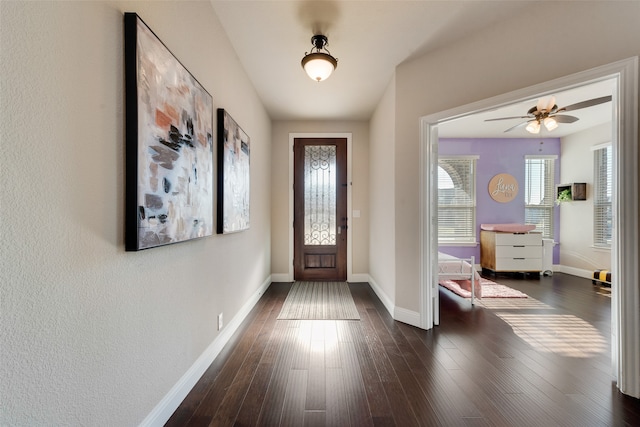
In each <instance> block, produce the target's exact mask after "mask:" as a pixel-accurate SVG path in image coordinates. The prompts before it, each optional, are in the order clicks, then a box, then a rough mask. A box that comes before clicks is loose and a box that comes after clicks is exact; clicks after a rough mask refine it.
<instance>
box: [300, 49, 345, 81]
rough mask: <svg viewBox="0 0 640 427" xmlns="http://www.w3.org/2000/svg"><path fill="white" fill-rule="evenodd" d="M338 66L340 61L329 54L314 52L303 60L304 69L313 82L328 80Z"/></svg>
mask: <svg viewBox="0 0 640 427" xmlns="http://www.w3.org/2000/svg"><path fill="white" fill-rule="evenodd" d="M337 66H338V61H337V60H336V59H335V58H334V57H333V56H331V55H329V54H327V53H322V52H314V53H309V54H307V55H305V56H304V58H302V68H304V71H306V73H307V75H308V76H309V77H310V78H311V79H312V80H315V81H317V82H321V81H323V80H326V79H327V78H328V77H329V76H330V75H331V73H333V70H335V69H336V67H337Z"/></svg>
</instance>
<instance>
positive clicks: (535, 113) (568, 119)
mask: <svg viewBox="0 0 640 427" xmlns="http://www.w3.org/2000/svg"><path fill="white" fill-rule="evenodd" d="M611 99H612V98H611V95H609V96H603V97H600V98H593V99H589V100H586V101H582V102H578V103H576V104H571V105H567V106H566V107H562V108H558V106H557V105H556V98H555V96H550V97H549V98H540V99H539V100H538V103H537V104H536V105H535V106H533V107H531V108H530V109H529V111H527V115H526V116H516V117H500V118H497V119H487V120H485V122H493V121H496V120H512V119H527V121H525V122H522V123H520V124H517V125H515V126H513V127H510V128H509V129H507V130H505V132H510V131H512V130H514V129H516V128H519V127H522V126H524V127H525V130H526V131H527V132H529V133H533V134H538V133H540V127H541V126H540V125H542V124H543V125H544V127H545V128H546V129H547V131H549V132H551V131H552V130H554V129H557V128H558V123H574V122H577V121H578V120H579V119H578V118H577V117H575V116H569V115H567V114H558V113H561V112H565V111H575V110H579V109H581V108H587V107H592V106H594V105H599V104H604V103H605V102H609V101H611Z"/></svg>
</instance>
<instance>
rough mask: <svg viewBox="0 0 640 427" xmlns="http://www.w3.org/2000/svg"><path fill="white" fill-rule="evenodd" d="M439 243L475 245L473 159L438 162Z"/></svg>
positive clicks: (440, 160)
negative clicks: (467, 243)
mask: <svg viewBox="0 0 640 427" xmlns="http://www.w3.org/2000/svg"><path fill="white" fill-rule="evenodd" d="M438 166H439V167H438V240H440V241H441V242H442V241H445V242H446V241H449V242H474V243H475V241H476V177H475V169H476V167H475V166H476V159H475V158H469V157H459V158H440V159H438Z"/></svg>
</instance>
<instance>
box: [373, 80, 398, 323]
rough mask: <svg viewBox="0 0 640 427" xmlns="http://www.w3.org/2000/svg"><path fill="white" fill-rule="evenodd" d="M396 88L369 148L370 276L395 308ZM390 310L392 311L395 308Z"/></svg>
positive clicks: (377, 116) (376, 118)
mask: <svg viewBox="0 0 640 427" xmlns="http://www.w3.org/2000/svg"><path fill="white" fill-rule="evenodd" d="M395 85H396V82H395V76H394V78H392V79H391V81H390V82H389V85H388V86H387V89H386V90H385V93H384V95H383V97H382V99H381V100H380V103H379V104H378V107H377V108H376V111H375V112H374V114H373V116H372V118H371V132H370V133H371V143H370V148H369V149H370V151H369V167H370V169H371V171H372V172H371V173H370V175H369V188H370V189H371V193H370V196H369V211H370V212H371V220H370V224H369V239H370V243H369V276H370V277H371V284H372V285H373V286H374V288H375V289H376V292H377V293H378V296H380V298H381V300H382V301H383V302H385V303H387V305H393V304H394V302H395V298H396V295H395V294H396V282H395V281H396V271H395V265H396V261H395V252H396V245H395V238H394V236H395V203H394V202H395V186H394V184H393V183H394V175H395V162H394V158H395V156H394V150H395V145H396V142H395V133H394V130H395V97H396V92H395ZM385 297H386V298H387V299H388V301H385ZM387 308H388V309H390V310H391V307H389V306H388V307H387ZM392 313H393V311H392Z"/></svg>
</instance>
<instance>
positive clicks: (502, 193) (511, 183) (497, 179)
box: [489, 173, 518, 203]
mask: <svg viewBox="0 0 640 427" xmlns="http://www.w3.org/2000/svg"><path fill="white" fill-rule="evenodd" d="M489 195H490V196H491V198H492V199H493V200H495V201H496V202H499V203H509V202H510V201H512V200H513V199H514V198H515V197H516V196H517V195H518V181H517V180H516V179H515V177H514V176H513V175H509V174H508V173H499V174H498V175H496V176H494V177H493V178H491V181H489Z"/></svg>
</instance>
